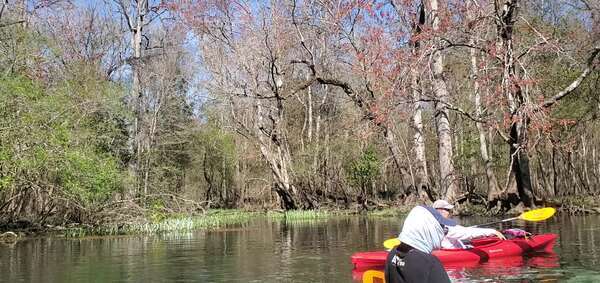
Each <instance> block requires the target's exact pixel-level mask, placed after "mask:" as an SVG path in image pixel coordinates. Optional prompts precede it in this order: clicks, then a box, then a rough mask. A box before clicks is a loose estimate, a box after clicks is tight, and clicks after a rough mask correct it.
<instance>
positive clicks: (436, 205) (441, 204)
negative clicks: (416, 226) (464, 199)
mask: <svg viewBox="0 0 600 283" xmlns="http://www.w3.org/2000/svg"><path fill="white" fill-rule="evenodd" d="M432 207H433V208H441V209H453V208H454V205H451V204H449V203H448V202H447V201H445V200H443V199H438V200H436V201H435V202H434V203H433V205H432Z"/></svg>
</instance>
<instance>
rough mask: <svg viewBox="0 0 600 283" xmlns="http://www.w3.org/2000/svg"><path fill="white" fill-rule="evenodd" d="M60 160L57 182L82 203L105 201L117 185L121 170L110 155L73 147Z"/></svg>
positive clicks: (118, 185) (118, 186) (117, 187)
mask: <svg viewBox="0 0 600 283" xmlns="http://www.w3.org/2000/svg"><path fill="white" fill-rule="evenodd" d="M62 162H63V164H61V168H60V169H61V170H60V171H58V172H57V174H58V179H59V183H60V184H61V185H62V186H63V187H64V189H65V191H66V192H67V193H69V194H70V195H72V196H74V197H76V198H78V199H80V200H82V201H83V202H84V203H85V204H93V203H98V202H102V201H105V200H107V199H108V198H109V197H110V195H111V194H112V193H113V192H115V191H117V190H118V189H119V188H120V185H121V183H120V182H121V174H122V173H121V171H120V170H119V167H118V165H117V162H116V161H115V160H114V158H112V157H110V156H107V155H104V156H103V155H100V154H95V153H93V152H80V151H75V150H73V151H67V152H66V153H65V157H64V159H63V160H62Z"/></svg>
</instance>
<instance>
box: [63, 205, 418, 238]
mask: <svg viewBox="0 0 600 283" xmlns="http://www.w3.org/2000/svg"><path fill="white" fill-rule="evenodd" d="M409 209H410V208H387V209H383V210H377V211H371V212H369V213H367V216H368V217H397V216H399V215H402V214H406V213H407V212H408V210H409ZM353 214H356V212H355V211H352V210H292V211H286V212H280V211H268V212H266V213H265V212H253V211H243V210H220V209H216V210H209V211H207V212H206V213H205V214H203V215H199V216H183V215H171V216H166V217H161V218H160V219H159V220H156V221H155V222H146V223H132V224H124V225H123V224H119V225H117V224H114V225H110V226H101V227H93V228H90V227H75V228H69V229H66V230H65V231H64V235H65V237H70V238H76V237H86V236H112V235H134V234H155V233H164V232H171V231H192V230H212V229H219V228H223V227H226V226H230V225H243V224H245V223H248V222H250V220H251V219H257V218H266V219H269V220H271V221H286V222H288V223H300V222H306V221H321V220H326V219H328V218H331V217H337V216H348V215H353Z"/></svg>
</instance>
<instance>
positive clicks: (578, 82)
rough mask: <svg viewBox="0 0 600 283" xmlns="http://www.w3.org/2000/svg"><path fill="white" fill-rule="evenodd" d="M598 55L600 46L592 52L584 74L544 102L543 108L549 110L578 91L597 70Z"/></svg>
mask: <svg viewBox="0 0 600 283" xmlns="http://www.w3.org/2000/svg"><path fill="white" fill-rule="evenodd" d="M598 53H600V46H597V47H596V48H594V51H592V54H590V57H589V58H588V59H587V66H586V68H585V70H583V72H581V74H580V75H579V77H577V79H575V80H574V81H573V82H572V83H571V84H570V85H568V86H567V87H566V88H565V89H563V90H562V91H561V92H559V93H558V94H556V95H555V96H553V97H551V98H550V99H548V100H546V101H544V104H542V107H544V108H548V107H550V106H552V105H554V104H555V103H556V102H558V101H559V100H561V99H563V98H565V96H567V95H569V94H571V93H572V92H573V91H574V90H575V89H577V88H578V87H579V86H580V85H581V82H583V80H585V78H586V77H587V76H588V75H589V74H590V73H591V72H592V70H594V69H595V67H594V60H595V59H596V56H597V55H598Z"/></svg>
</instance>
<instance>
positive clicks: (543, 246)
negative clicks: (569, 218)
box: [351, 234, 557, 269]
mask: <svg viewBox="0 0 600 283" xmlns="http://www.w3.org/2000/svg"><path fill="white" fill-rule="evenodd" d="M556 237H557V236H556V234H541V235H535V236H531V237H528V238H515V239H511V240H501V239H499V238H497V237H485V238H480V239H474V240H471V245H473V248H470V249H441V250H435V251H433V253H432V254H433V255H435V256H437V257H438V258H439V259H440V261H441V262H442V264H444V265H447V264H452V263H456V264H460V263H461V262H465V263H466V262H485V261H487V260H489V259H490V258H500V257H508V256H518V255H522V254H524V253H527V252H535V251H538V252H552V246H553V245H554V242H555V241H556ZM387 254H388V252H387V251H376V252H360V253H355V254H353V255H352V257H351V259H352V263H353V264H354V267H355V268H358V269H368V268H371V267H379V266H384V265H385V259H386V257H387Z"/></svg>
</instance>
